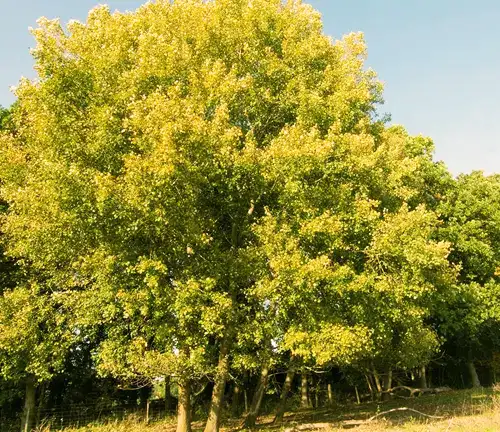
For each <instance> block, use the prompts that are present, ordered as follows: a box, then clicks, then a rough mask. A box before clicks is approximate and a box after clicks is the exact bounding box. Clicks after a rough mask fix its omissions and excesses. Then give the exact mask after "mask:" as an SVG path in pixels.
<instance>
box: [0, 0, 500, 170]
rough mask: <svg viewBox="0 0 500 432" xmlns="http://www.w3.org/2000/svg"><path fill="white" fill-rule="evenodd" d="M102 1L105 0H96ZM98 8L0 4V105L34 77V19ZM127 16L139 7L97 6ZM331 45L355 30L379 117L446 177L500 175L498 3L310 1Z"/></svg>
mask: <svg viewBox="0 0 500 432" xmlns="http://www.w3.org/2000/svg"><path fill="white" fill-rule="evenodd" d="M104 2H105V1H104ZM98 3H103V1H101V2H99V1H94V0H78V1H69V0H18V1H14V0H0V105H3V106H8V105H9V104H10V103H12V102H13V100H14V97H13V95H12V94H11V93H10V92H9V86H11V85H15V84H16V83H17V82H18V80H19V78H20V77H21V76H27V77H33V76H34V72H33V70H32V60H31V57H30V54H29V48H30V47H32V46H33V39H32V37H31V35H30V34H29V32H28V27H29V26H35V25H36V24H35V21H36V19H37V18H38V17H40V16H42V15H43V16H47V17H49V18H54V17H60V18H61V20H62V21H63V22H66V21H68V20H69V19H71V18H75V19H80V20H84V19H85V17H86V14H87V11H88V10H89V9H90V8H92V7H93V6H95V5H96V4H98ZM105 3H107V4H109V5H110V7H111V8H112V9H120V10H125V9H128V10H133V9H135V8H136V7H137V6H139V5H140V4H141V3H142V2H141V1H135V0H121V1H119V0H116V1H108V2H105ZM309 3H311V4H312V5H313V6H314V7H315V8H316V9H318V10H319V11H320V12H321V13H322V14H323V21H324V27H325V33H327V34H329V35H331V36H332V37H334V38H339V37H341V36H342V34H345V33H348V32H351V31H363V32H364V33H365V37H366V41H367V44H368V53H369V58H368V65H369V66H371V67H372V68H373V69H375V70H376V71H377V73H378V74H379V77H380V79H381V80H382V81H384V83H385V100H386V104H385V106H384V107H382V111H384V112H389V113H390V114H391V115H392V121H393V123H398V124H403V125H404V126H406V127H407V129H408V130H409V131H410V132H411V133H413V134H419V133H422V134H424V135H428V136H431V137H432V138H433V139H434V142H435V144H436V158H437V159H439V160H443V161H444V162H445V163H446V164H447V165H448V166H449V168H450V169H451V171H452V172H453V173H454V174H458V173H460V172H470V171H471V170H474V169H482V170H484V171H485V172H486V173H493V172H500V31H499V28H498V27H499V26H500V1H498V0H474V1H473V0H343V1H341V0H309Z"/></svg>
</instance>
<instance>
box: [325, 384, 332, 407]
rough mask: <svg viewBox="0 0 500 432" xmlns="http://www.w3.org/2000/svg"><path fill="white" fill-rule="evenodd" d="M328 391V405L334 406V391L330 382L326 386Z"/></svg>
mask: <svg viewBox="0 0 500 432" xmlns="http://www.w3.org/2000/svg"><path fill="white" fill-rule="evenodd" d="M326 389H327V392H328V405H330V406H333V392H332V384H331V383H328V384H327V386H326Z"/></svg>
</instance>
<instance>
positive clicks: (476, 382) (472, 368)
mask: <svg viewBox="0 0 500 432" xmlns="http://www.w3.org/2000/svg"><path fill="white" fill-rule="evenodd" d="M467 369H468V370H469V375H470V379H471V383H472V387H473V388H477V387H481V383H480V381H479V377H478V376H477V371H476V366H474V362H473V361H472V360H471V361H468V362H467Z"/></svg>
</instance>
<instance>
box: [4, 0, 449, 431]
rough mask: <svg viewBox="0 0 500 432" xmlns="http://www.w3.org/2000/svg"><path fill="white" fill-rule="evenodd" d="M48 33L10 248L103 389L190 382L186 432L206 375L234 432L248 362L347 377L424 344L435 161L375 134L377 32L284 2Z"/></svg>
mask: <svg viewBox="0 0 500 432" xmlns="http://www.w3.org/2000/svg"><path fill="white" fill-rule="evenodd" d="M34 35H35V37H36V40H37V47H36V49H35V50H34V55H35V59H36V70H37V72H38V79H37V80H35V81H29V80H23V81H22V82H21V83H20V85H19V87H18V90H17V96H18V98H19V106H18V109H17V110H16V114H15V116H14V123H15V124H16V127H17V129H16V134H10V135H4V136H3V137H2V158H1V165H0V169H1V172H0V174H1V176H2V179H3V180H4V184H3V187H2V194H3V196H5V198H6V199H7V200H8V202H9V204H10V208H9V214H8V217H7V219H6V223H5V228H4V229H5V232H6V236H7V240H8V252H9V254H11V255H12V256H14V257H19V258H23V259H24V260H26V262H29V265H30V266H31V268H32V269H33V271H38V272H41V273H43V275H44V278H45V283H46V284H48V286H50V287H52V288H53V289H54V290H57V292H63V293H65V294H70V295H65V296H63V298H64V305H65V307H68V308H70V309H71V310H72V311H73V314H72V317H71V318H72V322H73V323H74V324H73V325H74V326H75V328H76V329H78V333H79V334H87V335H93V334H97V333H98V334H99V335H100V336H101V339H102V343H101V344H100V349H99V350H98V351H97V353H96V360H97V362H98V367H99V370H100V372H101V373H102V374H111V375H113V376H116V377H120V378H122V379H125V380H137V379H149V378H153V377H157V376H164V375H172V376H174V377H175V378H176V379H177V382H178V384H179V390H180V391H179V416H178V419H179V420H178V431H179V432H184V431H189V429H190V421H189V419H190V411H191V409H190V383H191V381H192V380H193V379H196V377H199V376H201V375H208V376H210V377H211V378H212V379H213V382H214V385H213V394H212V401H211V407H210V410H209V416H208V421H207V425H206V432H214V431H216V430H217V429H218V427H219V423H220V416H221V407H222V398H223V395H224V389H225V384H226V379H227V376H228V371H229V366H230V365H229V360H230V358H232V357H237V355H240V354H241V353H245V352H246V353H248V352H250V353H252V354H253V356H254V358H255V359H256V363H259V362H260V363H264V366H263V370H264V369H265V367H266V366H265V365H266V364H267V363H266V362H267V361H268V360H269V357H270V350H271V352H272V350H273V349H284V350H286V349H289V350H292V351H293V352H294V353H296V354H298V355H301V356H303V357H304V358H306V357H307V358H311V357H312V358H315V359H316V361H318V362H320V363H322V364H325V363H328V362H330V363H334V364H345V363H349V362H352V361H355V360H358V359H359V358H361V357H362V356H366V355H368V354H369V353H370V352H371V347H372V345H373V343H372V342H373V340H372V338H371V336H372V335H374V334H378V335H379V337H380V338H382V337H385V338H386V339H387V337H388V336H387V335H388V334H390V332H391V331H393V327H394V326H396V325H399V324H400V321H401V322H402V324H401V326H400V327H401V328H402V330H401V331H400V332H402V333H403V334H402V336H401V337H402V338H403V340H404V332H405V331H409V330H408V329H410V328H411V327H415V325H416V326H417V328H418V330H419V332H420V333H419V334H423V333H425V332H426V331H427V328H426V327H425V326H424V325H423V321H422V320H423V319H424V317H425V316H426V306H427V303H426V301H427V299H428V297H429V295H428V294H429V292H434V290H435V288H434V286H433V285H432V282H433V277H434V278H435V279H436V278H437V276H434V275H433V274H432V273H433V272H434V271H438V270H443V274H444V275H445V276H443V277H444V279H446V278H447V277H448V276H447V275H448V270H449V269H448V268H447V267H446V263H444V261H445V257H446V254H447V247H446V245H445V244H441V243H437V242H434V241H432V239H430V235H429V232H430V231H431V230H432V227H433V226H434V219H433V217H432V214H430V213H428V212H426V211H425V210H424V209H423V208H417V206H416V205H415V204H414V203H412V201H411V200H412V199H414V200H416V198H415V197H416V196H417V192H415V191H417V190H420V189H418V187H417V186H415V184H413V183H415V182H416V184H417V185H421V184H422V181H420V180H419V179H417V180H415V178H416V177H415V175H414V173H415V172H418V168H419V167H420V168H422V170H423V171H424V168H425V166H426V165H425V163H424V162H425V161H426V160H427V159H428V150H427V148H428V145H427V142H426V141H425V140H424V141H422V139H418V138H411V137H409V136H408V135H407V134H406V132H404V131H402V130H400V129H396V130H393V129H386V128H385V126H384V123H383V121H381V120H380V119H379V118H378V117H377V114H376V106H377V103H378V102H381V85H380V83H379V82H378V81H377V80H376V77H375V74H374V73H373V72H372V71H370V70H366V69H365V67H364V59H365V56H366V49H365V45H364V42H363V38H362V35H360V34H351V35H348V36H346V37H345V38H343V39H342V40H341V41H336V42H333V41H332V40H331V39H330V38H328V37H326V36H325V35H324V34H323V33H322V26H321V20H320V16H319V14H318V13H317V12H315V11H314V10H313V9H312V8H311V7H310V6H308V5H305V4H302V3H301V2H300V1H288V2H286V3H284V2H282V1H281V0H271V1H269V0H253V1H247V0H221V1H208V2H207V1H201V0H194V1H193V0H178V1H175V2H168V1H158V2H156V3H148V4H147V5H145V6H143V7H141V8H139V9H138V10H137V11H136V12H134V13H126V14H122V13H113V14H112V13H110V11H109V9H108V8H106V7H98V8H95V9H93V10H92V11H91V12H90V14H89V16H88V19H87V21H86V23H80V22H76V21H73V22H71V23H70V24H68V26H67V28H66V29H64V28H63V27H62V26H61V25H60V23H59V22H58V21H50V20H47V19H41V20H40V21H39V27H38V28H37V29H36V30H34ZM410 150H412V151H413V152H412V151H410ZM426 158H427V159H426ZM412 176H413V177H412ZM408 179H413V182H412V181H410V180H408ZM424 183H425V182H424ZM392 225H394V228H391V226H392ZM443 260H444V261H443ZM401 269H402V270H403V271H400V270H401ZM450 277H451V276H450ZM436 281H437V282H438V283H441V280H438V279H436ZM443 283H444V282H443ZM386 294H387V296H386ZM358 298H361V299H362V301H358ZM388 299H389V300H390V302H389V304H387V300H388ZM413 301H415V304H412V302H413ZM384 304H385V305H386V306H385V307H382V306H383V305H384ZM363 305H364V306H363ZM373 305H376V306H380V308H379V309H376V308H372V306H373ZM403 306H404V308H403V309H402V310H400V308H401V307H403ZM370 308H372V312H373V313H372V314H371V315H369V314H368V311H369V310H370ZM385 314H389V315H390V316H391V317H392V321H391V322H392V323H394V326H393V327H391V326H386V327H384V328H382V327H383V326H382V325H381V323H383V322H384V320H386V315H385ZM410 318H413V321H411V320H410V321H409V319H410ZM262 321H266V322H269V323H276V324H277V329H276V330H275V331H274V332H273V331H271V330H270V329H269V328H267V327H266V328H264V329H263V328H262V327H261V326H260V325H259V323H260V322H262ZM377 329H378V330H380V331H379V332H378V333H377V331H378V330H377ZM376 330H377V331H376ZM425 334H427V333H425ZM316 337H317V341H321V340H322V341H324V343H325V344H328V346H329V347H330V349H329V350H328V351H327V352H326V353H320V352H318V349H320V346H319V345H318V344H316V347H315V346H312V345H311V343H310V341H311V339H312V338H316ZM429 339H432V337H430V338H429ZM408 340H409V341H410V342H409V343H410V344H411V341H413V340H414V339H411V337H409V338H408ZM360 341H363V344H361V343H360ZM333 342H334V343H333ZM407 345H408V344H407ZM428 345H429V349H432V347H433V346H434V345H433V343H432V341H431V342H430V343H429V344H428ZM273 346H274V348H273ZM249 347H250V348H249ZM270 347H271V348H270ZM304 350H305V351H304ZM232 353H235V356H232ZM321 355H322V357H321ZM423 357H425V355H423Z"/></svg>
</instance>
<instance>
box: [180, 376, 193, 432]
mask: <svg viewBox="0 0 500 432" xmlns="http://www.w3.org/2000/svg"><path fill="white" fill-rule="evenodd" d="M177 385H178V388H179V400H178V403H177V432H191V385H190V382H189V380H188V379H186V378H182V377H181V378H179V381H178V383H177Z"/></svg>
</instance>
